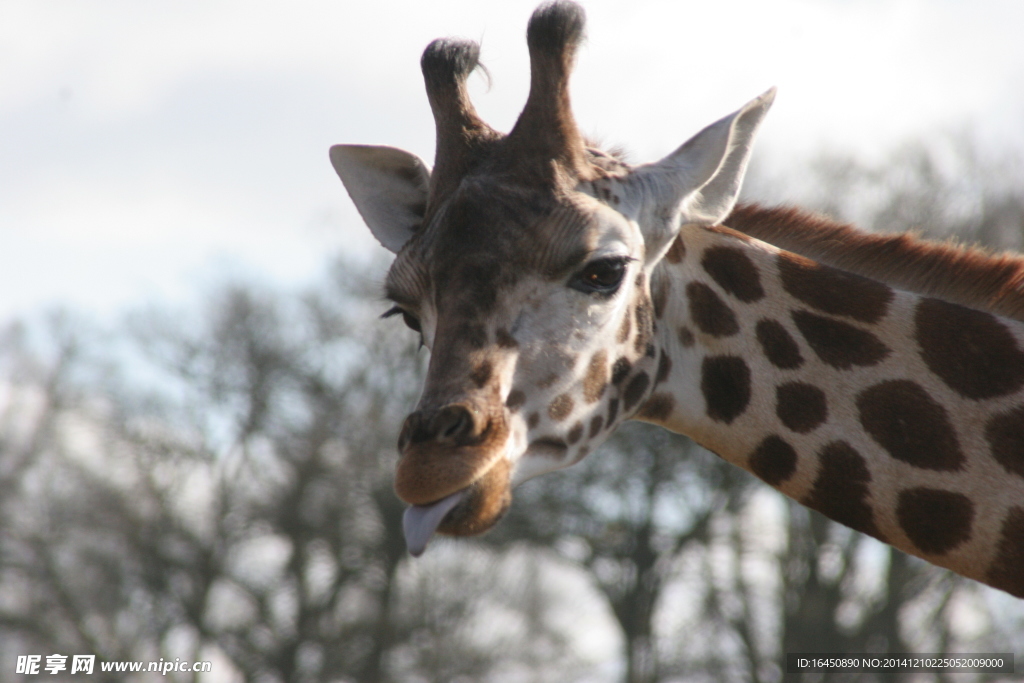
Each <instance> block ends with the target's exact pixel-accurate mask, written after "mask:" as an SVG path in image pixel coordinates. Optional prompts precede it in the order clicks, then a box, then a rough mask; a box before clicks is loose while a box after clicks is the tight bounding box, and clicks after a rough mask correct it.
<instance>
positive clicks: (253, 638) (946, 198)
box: [0, 138, 1024, 683]
mask: <svg viewBox="0 0 1024 683" xmlns="http://www.w3.org/2000/svg"><path fill="white" fill-rule="evenodd" d="M980 156H981V155H980V154H979V153H977V152H976V151H975V147H974V146H973V145H971V144H969V143H965V142H963V141H962V140H958V139H955V138H950V139H948V140H946V144H944V145H942V146H939V147H934V146H932V147H924V146H908V147H907V148H905V149H903V150H900V151H899V152H897V153H895V154H894V155H893V156H892V157H890V158H887V159H884V160H883V161H882V162H880V163H878V164H877V165H867V164H864V163H856V162H853V161H851V160H849V159H844V158H840V157H822V159H821V160H819V162H817V163H815V164H814V165H812V167H811V168H810V169H805V171H804V172H803V173H802V174H799V176H793V177H791V178H771V177H767V176H766V175H765V172H764V171H763V170H762V171H761V172H760V174H759V175H758V174H757V169H756V168H755V177H754V178H753V179H752V181H751V182H750V183H749V185H748V188H749V189H750V191H749V192H748V197H749V198H757V197H759V196H760V197H767V198H768V199H769V200H771V199H772V198H773V197H776V196H777V197H789V198H790V199H792V198H793V197H794V196H796V198H797V200H798V201H799V202H800V203H802V204H803V205H804V206H807V207H810V208H819V209H821V210H825V211H829V212H831V213H832V214H833V215H835V216H837V217H839V218H841V219H852V220H856V222H857V223H858V224H860V225H861V226H862V227H867V228H873V229H879V230H890V229H897V228H899V229H902V228H908V227H909V228H916V229H919V230H921V231H923V232H926V233H931V234H933V235H937V236H940V237H948V236H951V235H959V236H961V237H962V238H963V239H965V240H967V241H980V242H984V243H987V244H990V245H994V246H997V247H1000V248H1019V247H1020V245H1021V244H1022V239H1024V232H1022V230H1024V182H1022V180H1024V174H1022V173H1021V172H1020V168H1019V167H1018V165H1016V164H1015V162H1012V161H1007V160H1005V159H1004V160H995V161H992V160H981V159H980ZM339 192H340V190H339ZM343 200H344V198H343V196H342V195H341V194H339V201H343ZM380 273H381V268H380V267H378V268H376V269H374V268H365V267H355V266H352V265H351V264H346V262H338V263H337V264H335V265H334V266H333V267H332V268H331V269H330V270H329V271H328V274H327V275H325V276H324V277H323V278H322V279H321V281H320V282H319V283H318V284H317V285H315V286H312V287H311V288H310V289H309V290H308V291H305V292H302V293H298V294H296V293H291V292H278V291H268V290H267V289H265V288H262V287H260V286H257V285H252V284H238V283H235V284H229V285H224V286H222V287H221V288H219V289H218V290H217V291H214V292H212V293H210V294H209V295H208V296H206V297H205V300H204V301H203V302H202V303H201V305H199V306H197V307H195V308H194V309H185V310H168V309H166V308H159V307H157V308H154V309H151V310H148V311H143V312H136V313H134V314H132V315H129V316H127V318H126V319H125V322H124V324H123V325H120V326H117V327H116V328H115V329H106V330H99V329H96V328H95V327H92V326H91V325H90V324H89V322H88V321H85V320H82V319H80V318H77V317H76V316H75V315H74V314H73V313H69V312H64V313H60V314H52V315H49V316H48V317H46V319H45V322H33V323H31V324H29V323H11V324H9V325H8V326H6V328H4V330H3V333H2V337H0V344H2V346H0V373H2V375H0V376H2V381H0V680H14V679H16V678H17V679H20V678H21V677H20V676H15V674H14V670H15V660H16V657H17V655H19V654H33V653H35V654H42V655H44V661H45V655H48V654H53V653H60V654H65V655H73V654H95V655H97V656H98V659H101V660H109V661H116V660H137V661H149V660H158V659H160V658H163V659H164V660H174V659H175V658H180V659H182V660H190V661H194V660H212V661H213V669H214V671H213V674H212V676H210V675H206V676H207V677H206V678H198V679H197V680H224V681H252V682H257V681H258V682H261V683H262V682H271V681H282V682H284V681H288V682H292V681H294V682H300V681H360V682H376V681H380V682H396V683H397V682H403V683H404V682H409V683H412V682H420V681H551V682H561V681H630V682H653V681H712V680H713V681H729V682H731V681H736V682H740V681H764V682H772V681H780V680H794V681H795V680H802V681H828V680H847V681H853V680H863V681H895V680H908V681H910V680H913V681H922V682H923V681H936V680H956V681H972V680H994V678H995V677H987V678H986V677H984V676H974V675H965V674H957V675H955V676H953V675H951V676H946V677H942V676H936V675H931V674H927V675H925V674H916V675H914V676H909V675H905V677H904V678H900V677H899V676H898V675H891V676H888V677H886V676H883V675H874V674H872V675H868V674H861V675H859V676H851V675H847V676H846V677H838V676H837V677H834V678H831V677H828V676H823V675H817V674H815V675H811V674H806V675H804V676H802V677H801V676H797V675H787V674H785V672H784V671H785V654H786V653H787V652H864V651H868V652H880V653H886V652H888V653H895V652H901V653H909V652H930V653H939V652H961V653H964V652H966V653H980V652H1012V651H1014V650H1016V651H1017V652H1018V653H1024V648H1022V645H1024V603H1021V602H1019V601H1016V600H1014V599H1012V598H1010V597H1008V596H1006V595H1004V594H1001V593H998V592H996V591H992V590H989V589H986V588H984V587H981V586H979V585H978V584H975V583H973V582H970V581H966V580H962V579H959V578H958V577H956V576H953V575H951V574H949V573H948V572H945V571H942V570H938V569H935V568H933V567H931V566H928V565H926V564H924V563H923V562H921V561H919V560H917V559H915V558H911V557H908V556H906V555H904V554H902V553H900V552H898V551H894V550H891V549H890V548H888V547H886V546H883V545H881V544H879V543H877V542H876V541H874V540H873V539H870V538H867V537H865V536H862V535H860V534H858V533H856V532H853V531H850V530H848V529H846V528H844V527H841V526H838V525H836V524H833V523H831V522H829V521H828V520H826V519H825V518H823V517H821V516H820V515H818V514H816V513H813V512H810V511H807V510H805V509H803V508H801V507H800V506H798V505H795V504H793V503H791V502H788V501H786V500H785V499H783V498H782V497H781V496H779V495H777V494H776V493H775V492H773V491H771V490H770V489H768V488H767V487H766V486H764V485H762V484H760V483H759V482H757V481H755V480H754V479H752V478H751V477H749V476H748V475H746V474H745V473H743V472H742V471H740V470H738V469H736V468H733V467H731V466H729V465H727V464H725V463H724V462H722V461H720V460H719V459H718V458H716V457H715V456H713V455H711V454H709V453H707V452H706V451H703V450H702V449H700V448H699V447H696V446H694V445H693V444H692V443H691V442H689V441H688V440H687V439H685V438H683V437H680V436H676V435H671V434H668V433H667V432H664V431H663V430H659V429H656V428H652V427H649V426H647V425H640V424H630V425H627V426H626V427H624V428H623V429H622V430H620V433H619V435H618V436H616V437H615V438H614V439H613V440H612V441H611V442H610V443H609V444H608V445H607V446H605V447H604V448H602V449H601V450H600V451H599V452H596V453H594V454H592V455H591V456H590V457H589V458H588V459H587V460H586V461H585V462H583V463H581V464H580V465H578V466H576V467H574V468H571V469H570V470H568V471H565V472H562V473H557V474H552V475H547V476H545V477H542V478H540V479H538V480H534V481H532V482H530V483H528V484H525V485H524V486H522V487H520V489H519V490H518V491H517V497H516V502H515V504H514V506H513V509H512V511H511V513H510V514H509V516H508V517H507V518H506V519H505V520H504V521H503V522H502V524H501V525H500V526H499V527H498V528H497V529H496V530H495V531H494V532H492V533H491V534H489V535H487V536H485V537H483V538H481V539H479V540H473V541H459V542H452V541H435V542H434V543H433V544H432V546H431V548H430V550H429V552H428V553H427V554H426V555H425V556H424V557H423V558H420V559H419V560H413V559H411V558H409V557H408V556H407V555H406V554H405V547H404V541H403V539H402V535H401V515H402V510H403V506H402V504H401V503H400V502H399V501H398V500H397V499H396V497H395V496H394V494H393V493H392V491H391V471H392V468H393V466H394V462H395V460H396V457H397V456H396V453H395V447H394V444H395V441H396V438H397V434H398V431H399V426H400V423H401V420H402V418H403V417H404V415H405V413H406V412H407V411H408V410H409V409H410V408H411V406H412V405H413V403H414V402H415V399H416V395H417V392H418V389H419V384H420V377H421V375H422V372H423V370H424V367H425V363H426V352H425V351H422V350H419V349H417V344H416V340H415V339H414V335H413V334H412V333H409V332H408V331H406V330H405V328H404V327H402V326H400V325H399V324H397V323H393V322H391V321H387V322H382V321H378V320H376V316H377V315H379V314H380V313H381V312H382V311H383V302H382V301H380V300H379V299H378V298H377V293H376V282H377V280H378V279H379V276H380ZM1018 666H1024V662H1019V663H1018ZM103 676H104V674H101V673H100V672H99V670H98V667H97V670H96V673H94V674H93V677H92V680H103ZM120 676H121V678H120V679H110V680H128V679H125V678H124V675H123V674H122V675H120ZM150 676H151V677H152V676H153V675H152V674H150ZM175 676H177V678H175ZM46 677H47V678H50V677H49V675H47V676H46ZM190 677H191V674H188V675H185V674H177V675H175V674H171V675H170V676H169V678H171V679H173V680H191V678H190ZM68 679H69V680H72V679H74V677H71V676H68ZM156 679H157V677H152V678H145V675H142V676H137V677H136V678H134V679H131V680H156ZM53 680H58V678H54V679H53Z"/></svg>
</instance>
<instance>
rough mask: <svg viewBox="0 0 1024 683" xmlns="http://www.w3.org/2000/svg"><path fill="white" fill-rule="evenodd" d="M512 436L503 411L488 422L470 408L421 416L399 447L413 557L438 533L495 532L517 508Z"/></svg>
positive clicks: (409, 421)
mask: <svg viewBox="0 0 1024 683" xmlns="http://www.w3.org/2000/svg"><path fill="white" fill-rule="evenodd" d="M508 434H509V429H508V422H507V419H506V416H505V414H504V412H503V411H501V412H498V413H497V414H491V415H488V414H487V413H485V412H484V410H483V409H481V408H480V407H479V406H477V405H476V404H475V403H473V402H472V401H464V402H460V403H452V404H449V405H446V406H443V407H441V408H439V409H423V410H418V411H416V412H414V413H412V414H411V415H409V417H407V418H406V421H405V425H404V426H403V428H402V433H401V436H400V437H399V440H398V446H399V451H400V452H401V459H400V460H399V462H398V467H397V469H396V471H395V492H396V493H397V494H398V497H399V498H401V499H402V500H403V501H405V502H406V503H409V504H410V507H409V508H408V509H407V510H406V512H405V515H404V517H403V530H404V532H405V537H406V544H407V545H408V548H409V552H410V553H412V554H413V555H419V554H420V553H422V552H423V550H424V549H425V548H426V545H427V543H428V542H429V541H430V539H431V538H432V537H433V535H434V533H442V534H447V535H452V536H470V535H476V534H480V533H483V532H484V531H487V530H488V529H490V528H491V527H492V526H494V524H495V523H496V522H497V521H498V520H499V519H500V518H501V517H502V515H503V514H504V513H505V511H506V510H507V509H508V506H509V504H510V503H511V499H512V495H511V477H510V472H511V467H510V465H509V461H508V459H507V458H506V456H505V452H506V446H507V439H508Z"/></svg>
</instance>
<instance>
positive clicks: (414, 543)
mask: <svg viewBox="0 0 1024 683" xmlns="http://www.w3.org/2000/svg"><path fill="white" fill-rule="evenodd" d="M467 490H468V489H462V490H461V491H456V492H455V493H453V494H451V495H450V496H445V497H444V498H442V499H441V500H439V501H437V502H436V503H431V504H430V505H410V506H409V507H407V508H406V509H405V514H403V515H402V532H403V533H404V534H405V545H406V547H407V548H408V549H409V554H410V555H412V556H413V557H419V556H420V555H422V554H423V551H424V550H426V549H427V543H430V539H431V538H433V536H434V532H435V531H437V527H438V526H440V525H441V522H442V520H444V518H445V516H446V515H447V514H448V513H449V512H451V510H452V508H454V507H455V506H456V505H458V504H459V503H461V502H462V499H463V498H465V497H466V491H467Z"/></svg>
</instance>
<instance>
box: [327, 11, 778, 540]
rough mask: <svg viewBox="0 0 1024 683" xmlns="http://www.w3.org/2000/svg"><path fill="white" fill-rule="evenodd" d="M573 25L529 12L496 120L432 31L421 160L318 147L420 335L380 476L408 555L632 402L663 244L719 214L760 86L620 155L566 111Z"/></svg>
mask: <svg viewBox="0 0 1024 683" xmlns="http://www.w3.org/2000/svg"><path fill="white" fill-rule="evenodd" d="M583 24H584V14H583V10H582V8H580V7H579V6H578V5H576V4H574V3H571V2H564V1H558V2H552V3H548V4H545V5H542V6H541V7H540V8H538V9H537V11H536V12H534V14H533V17H532V18H531V20H530V23H529V27H528V30H527V43H528V46H529V51H530V62H531V84H530V94H529V97H528V99H527V103H526V106H525V108H524V109H523V112H522V113H521V115H520V117H519V119H518V121H517V122H516V124H515V126H514V128H513V129H512V131H511V132H510V133H509V134H508V135H503V134H501V133H498V132H497V131H495V130H494V129H492V128H491V127H490V126H488V125H487V124H486V123H484V122H483V121H482V120H481V119H480V118H479V117H478V116H477V114H476V112H475V110H474V108H473V106H472V104H471V102H470V100H469V96H468V93H467V90H466V86H465V81H466V78H467V77H468V76H469V74H470V73H471V72H472V71H473V70H474V69H475V68H476V66H477V64H478V55H479V47H478V46H477V45H476V44H475V43H472V42H467V41H455V40H438V41H435V42H433V43H431V44H430V45H429V46H428V47H427V49H426V51H425V52H424V54H423V58H422V61H421V66H422V69H423V74H424V80H425V82H426V89H427V96H428V99H429V101H430V106H431V109H432V111H433V114H434V119H435V123H436V129H437V148H436V158H435V163H434V169H433V172H431V171H430V170H428V168H427V166H426V165H425V164H424V163H423V162H422V161H421V160H420V159H418V158H417V157H415V156H414V155H412V154H409V153H408V152H404V151H401V150H398V149H394V148H391V147H371V146H358V145H338V146H335V147H333V148H332V149H331V161H332V163H333V165H334V168H335V169H336V170H337V172H338V174H339V175H340V176H341V179H342V181H343V182H344V184H345V187H346V189H347V190H348V192H349V194H350V196H351V197H352V199H353V201H354V202H355V204H356V207H357V208H358V209H359V211H360V213H361V215H362V216H363V218H364V219H365V220H366V222H367V224H368V225H369V227H370V229H371V231H372V232H373V234H374V235H375V236H376V238H377V239H378V241H380V243H381V244H382V245H384V246H385V247H386V248H388V249H389V250H391V251H392V252H394V253H395V254H396V257H395V261H394V263H393V264H392V266H391V269H390V271H389V273H388V276H387V281H386V293H387V296H388V298H389V299H391V300H392V301H393V302H394V303H395V308H394V309H392V312H394V313H396V314H399V313H400V314H401V316H402V318H403V319H404V321H405V323H406V324H407V325H408V326H409V327H411V328H412V329H414V330H415V331H416V332H418V333H419V334H420V335H422V339H423V343H424V344H425V345H426V346H427V347H428V348H429V349H430V350H431V358H430V364H429V368H428V371H427V378H426V383H425V386H424V388H423V394H422V396H421V398H420V400H419V404H418V405H417V407H416V410H415V411H414V412H413V413H412V414H410V415H409V416H408V418H407V419H406V421H405V424H404V426H403V428H402V432H401V435H400V437H399V450H400V452H401V459H400V461H399V463H398V468H397V473H396V479H395V489H396V492H397V493H398V495H399V497H401V498H402V499H403V500H404V501H405V502H407V503H409V504H410V505H411V507H410V508H409V510H408V511H407V513H406V519H405V522H406V537H407V540H408V542H409V547H410V550H411V551H412V552H413V553H414V554H419V552H422V550H423V548H424V547H425V545H426V543H427V541H428V540H429V538H430V537H431V535H432V534H433V533H434V531H435V530H438V531H441V532H442V533H447V534H452V535H469V534H476V533H480V532H483V531H485V530H487V529H488V528H490V527H491V526H492V525H493V524H494V523H495V522H497V520H498V519H499V518H500V517H501V516H502V514H503V513H504V512H505V510H506V509H507V508H508V506H509V504H510V502H511V490H512V488H513V487H514V486H515V485H516V484H518V483H520V482H522V481H524V480H526V479H529V478H531V477H533V476H536V475H538V474H541V473H544V472H548V471H552V470H556V469H560V468H562V467H566V466H568V465H570V464H572V463H574V462H576V461H578V460H579V459H581V458H582V457H584V456H585V455H586V454H587V453H588V452H589V451H590V450H593V449H594V448H595V447H596V446H597V445H598V444H600V443H601V442H602V441H603V440H604V439H606V438H607V437H608V435H609V434H610V433H611V432H612V431H614V429H615V428H616V427H617V426H618V425H619V424H620V423H621V422H622V421H623V420H626V419H628V418H630V417H631V416H633V415H634V414H636V413H637V411H638V410H640V408H641V406H643V404H644V402H645V401H646V399H647V398H648V396H649V395H650V393H651V391H652V389H653V387H654V385H655V384H656V383H657V381H659V379H663V377H664V375H665V374H667V372H668V367H667V363H668V362H669V361H668V358H667V357H666V356H665V355H664V354H663V353H662V352H661V350H660V349H658V348H657V345H656V342H655V336H654V325H655V317H654V315H653V309H654V307H655V305H656V304H657V303H658V302H657V301H654V302H652V297H651V279H652V275H653V273H654V269H655V267H656V266H657V265H658V264H659V263H660V262H661V260H662V259H663V258H665V257H666V254H668V257H669V258H670V259H671V258H672V257H673V255H672V253H671V251H672V249H673V243H674V241H675V238H676V236H677V234H678V232H679V229H680V227H681V226H682V225H684V224H687V223H697V224H704V225H712V224H716V223H718V222H719V221H720V220H721V219H722V218H724V217H725V216H726V215H727V214H728V212H729V211H730V210H731V208H732V207H733V205H734V204H735V201H736V197H737V194H738V193H739V188H740V183H741V182H742V178H743V174H744V171H745V169H746V165H747V160H748V158H749V153H750V148H751V144H752V141H753V136H754V133H755V132H756V129H757V127H758V125H759V124H760V122H761V120H762V118H763V116H764V114H765V112H766V111H767V109H768V107H769V106H770V104H771V101H772V98H773V96H774V91H769V92H768V93H766V94H765V95H762V96H761V97H759V98H758V99H756V100H754V101H752V102H750V103H749V104H747V105H746V106H744V107H743V108H742V109H740V110H739V111H737V112H735V113H733V114H731V115H729V116H727V117H725V118H723V119H721V120H720V121H718V122H716V123H713V124H712V125H710V126H708V127H707V128H705V129H704V130H702V131H701V132H700V133H698V134H697V135H695V136H694V137H693V138H691V139H690V140H689V141H688V142H686V143H685V144H684V145H683V146H682V147H680V148H679V149H677V150H676V151H675V152H673V153H672V154H670V155H669V156H667V157H666V158H664V159H663V160H661V161H659V162H657V163H653V164H647V165H643V166H639V167H636V168H630V167H627V166H625V165H624V164H621V163H619V162H618V161H616V160H615V159H613V158H612V157H610V156H608V155H605V154H603V153H601V152H599V151H597V150H594V149H590V148H588V147H587V146H586V145H585V143H584V141H583V138H582V136H581V135H580V133H579V131H578V129H577V127H576V123H575V121H574V119H573V115H572V111H571V109H570V105H569V90H568V81H569V74H570V71H571V69H572V64H573V60H574V56H575V52H576V48H577V46H578V45H579V43H580V41H581V39H582V36H583Z"/></svg>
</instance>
